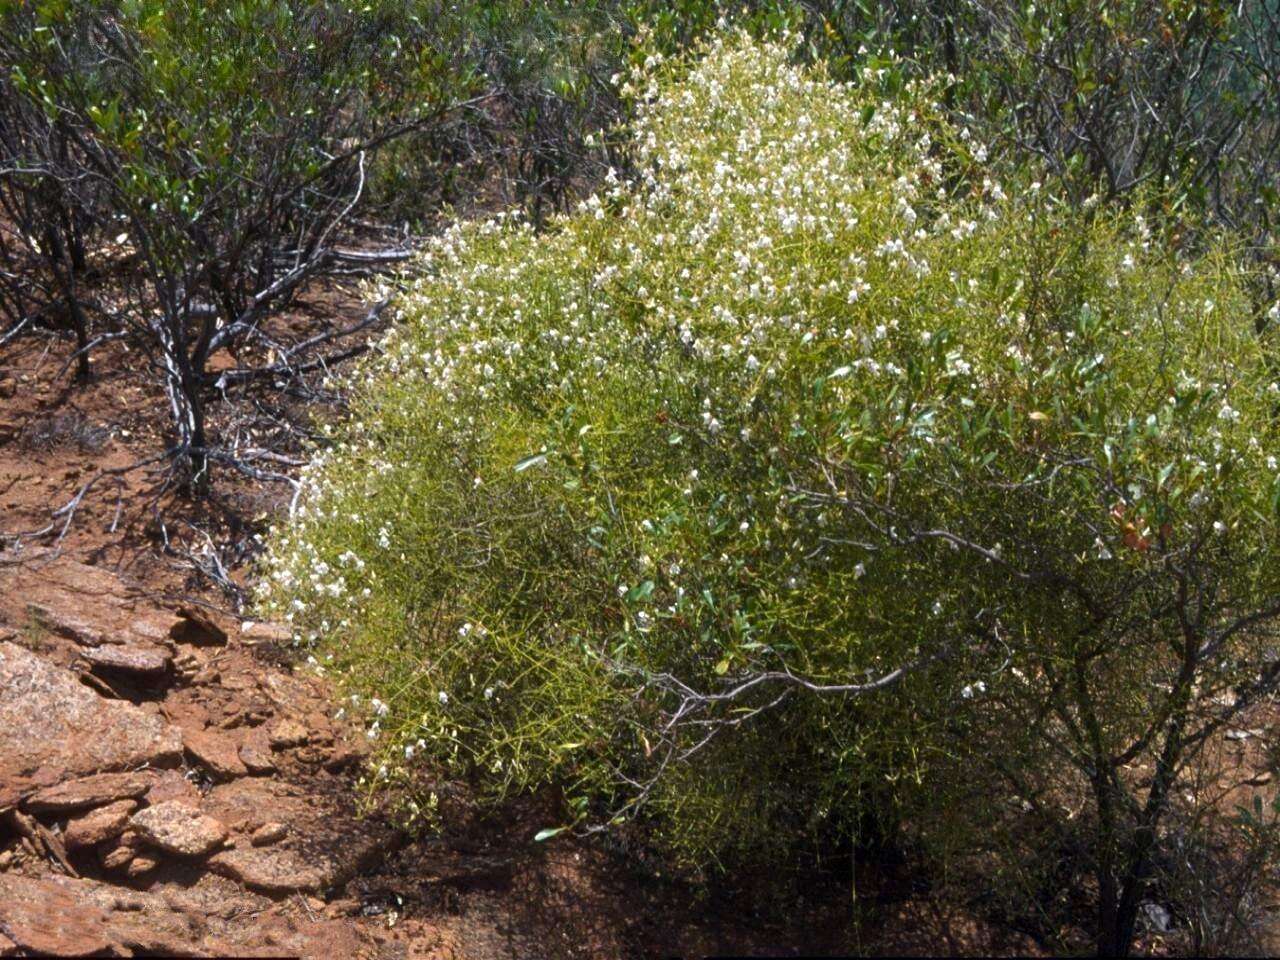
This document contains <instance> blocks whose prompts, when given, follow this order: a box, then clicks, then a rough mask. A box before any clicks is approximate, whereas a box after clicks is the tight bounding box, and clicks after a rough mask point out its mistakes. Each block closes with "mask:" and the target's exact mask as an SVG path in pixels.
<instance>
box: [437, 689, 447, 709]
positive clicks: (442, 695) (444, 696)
mask: <svg viewBox="0 0 1280 960" xmlns="http://www.w3.org/2000/svg"><path fill="white" fill-rule="evenodd" d="M436 699H437V700H439V701H440V706H442V707H447V706H448V705H449V694H447V693H445V692H444V691H443V690H441V691H440V692H439V693H437V694H436Z"/></svg>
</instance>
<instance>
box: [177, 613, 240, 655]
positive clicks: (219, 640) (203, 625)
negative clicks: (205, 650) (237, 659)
mask: <svg viewBox="0 0 1280 960" xmlns="http://www.w3.org/2000/svg"><path fill="white" fill-rule="evenodd" d="M169 636H170V637H171V638H172V639H174V640H176V641H177V642H178V643H191V644H195V645H196V646H198V647H211V646H213V647H216V646H221V645H222V644H224V643H226V642H227V632H226V631H225V630H223V629H222V628H221V627H220V626H218V625H217V624H216V623H215V622H214V621H213V619H212V618H211V617H210V616H209V615H208V614H207V613H205V612H204V611H203V610H197V609H196V608H195V607H183V608H182V609H181V610H179V611H178V619H177V621H176V622H175V623H174V624H173V626H172V627H170V628H169Z"/></svg>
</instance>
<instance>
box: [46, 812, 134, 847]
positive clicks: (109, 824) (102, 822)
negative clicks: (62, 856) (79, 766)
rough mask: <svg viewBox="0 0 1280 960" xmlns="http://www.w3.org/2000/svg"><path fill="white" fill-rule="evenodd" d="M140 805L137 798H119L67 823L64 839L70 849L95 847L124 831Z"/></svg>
mask: <svg viewBox="0 0 1280 960" xmlns="http://www.w3.org/2000/svg"><path fill="white" fill-rule="evenodd" d="M137 807H138V802H137V801H136V800H117V801H116V802H115V803H111V804H108V805H107V806H105V807H99V808H98V809H96V810H92V811H90V812H89V813H86V814H85V815H84V816H82V817H77V818H76V819H74V820H72V821H71V822H70V823H68V824H67V828H66V830H64V831H63V833H62V840H63V842H64V843H65V844H66V845H67V849H68V850H79V849H81V848H84V847H94V846H97V845H98V844H100V843H103V842H105V841H107V840H113V839H115V838H116V837H118V836H120V834H122V833H124V829H125V827H127V826H128V825H129V815H130V814H131V813H133V811H134V810H136V809H137Z"/></svg>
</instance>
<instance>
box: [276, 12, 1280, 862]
mask: <svg viewBox="0 0 1280 960" xmlns="http://www.w3.org/2000/svg"><path fill="white" fill-rule="evenodd" d="M897 75H898V74H894V76H897ZM626 83H627V85H628V88H629V89H628V90H627V91H626V92H627V93H628V94H629V95H630V96H632V97H633V98H634V99H635V100H636V102H637V105H638V111H637V116H636V119H635V121H634V123H633V125H632V128H631V130H630V136H631V137H632V140H633V142H634V151H635V157H636V169H637V170H638V171H639V174H638V176H637V178H636V179H635V181H634V182H623V181H621V180H619V179H617V178H612V177H611V178H610V181H609V182H608V183H607V184H606V185H605V187H604V188H603V189H602V190H601V192H599V193H598V194H597V195H595V196H593V197H592V198H591V199H589V200H588V201H586V202H585V203H584V204H582V206H581V208H580V209H579V210H578V212H576V213H575V214H573V215H571V216H567V217H564V218H562V219H560V220H559V221H557V222H555V223H553V224H552V226H551V229H550V230H549V231H548V232H546V233H535V232H534V231H533V230H532V229H531V228H529V227H528V226H527V225H525V224H524V223H522V222H520V220H519V219H517V218H514V217H507V218H504V217H497V218H495V219H492V220H489V221H486V222H483V223H469V224H462V225H459V226H457V227H455V228H453V229H451V230H449V231H448V232H447V233H446V234H445V235H443V236H442V237H440V238H439V239H438V240H436V241H435V242H433V243H432V244H431V245H430V247H429V249H428V250H427V251H426V252H425V253H424V254H423V256H422V257H421V259H420V260H419V261H418V262H417V263H416V265H415V267H414V269H413V271H412V273H411V284H410V288H409V290H408V292H407V293H405V294H403V295H402V296H401V297H400V298H399V300H398V310H399V317H400V323H399V324H398V326H397V327H396V329H395V330H394V332H393V333H392V334H391V335H389V336H388V337H387V338H386V339H385V340H384V341H383V342H382V343H381V345H380V349H379V350H378V352H377V354H376V356H375V357H374V358H373V359H371V360H370V361H369V362H368V363H367V364H366V365H365V366H364V367H363V368H362V369H361V370H360V371H359V372H358V373H357V374H356V375H355V377H354V379H353V385H354V387H355V390H356V399H355V401H354V404H353V407H352V411H351V416H350V419H349V420H347V421H345V422H343V423H342V424H340V425H338V426H336V428H334V429H333V430H332V432H331V437H330V439H331V441H332V443H331V445H329V446H327V447H326V448H325V449H324V450H323V451H322V452H319V453H318V455H317V457H316V459H315V461H314V463H313V465H312V467H311V468H310V469H309V471H308V473H307V475H306V477H305V483H304V489H303V493H302V495H301V497H300V499H299V503H298V507H297V511H296V516H295V517H294V518H293V519H292V521H291V522H289V523H287V524H286V523H282V524H281V525H280V526H279V528H278V529H277V530H276V531H275V532H274V534H273V537H272V539H271V544H270V553H269V559H268V561H267V564H266V568H265V571H264V573H265V577H264V591H263V592H264V595H263V598H262V600H263V606H264V609H265V610H266V611H268V612H271V613H273V614H276V615H279V616H282V617H284V618H286V619H288V620H289V621H290V622H291V623H292V624H293V626H294V629H295V631H296V634H297V637H298V639H299V641H300V642H301V643H304V644H307V645H311V646H313V647H314V654H315V656H316V657H317V658H318V660H319V661H320V662H321V663H323V664H324V665H325V667H326V669H328V670H330V671H331V672H332V673H333V674H334V675H336V676H337V677H339V678H341V680H342V682H343V683H344V684H345V685H346V687H347V692H348V693H349V694H351V695H352V701H353V702H354V703H356V704H357V710H358V711H359V712H360V715H361V716H364V717H366V719H367V723H368V724H369V729H368V734H369V736H370V737H371V738H373V739H374V742H375V744H376V746H377V748H378V750H379V760H378V762H377V763H375V765H374V770H373V772H371V777H372V781H371V782H372V783H373V784H374V785H375V786H376V785H378V784H391V783H404V782H407V781H408V780H409V779H411V777H412V775H413V774H414V772H415V771H420V770H421V771H427V772H428V773H429V774H430V776H432V777H440V776H443V777H446V778H451V779H456V780H459V781H465V782H467V783H469V784H471V785H472V787H473V788H474V789H476V790H477V791H478V795H479V796H481V797H488V798H500V797H503V796H507V795H509V794H510V793H511V792H513V791H519V790H524V789H527V788H531V787H535V786H538V785H540V784H547V783H552V784H556V785H558V786H561V787H563V788H564V789H565V791H566V796H567V797H568V802H569V805H568V808H567V809H566V811H565V813H564V815H563V818H562V821H561V823H562V824H563V825H570V824H578V825H579V826H590V825H592V824H596V823H604V822H607V821H608V820H609V819H610V818H612V817H619V818H629V817H632V816H643V817H650V818H652V819H651V820H650V822H651V823H652V824H653V825H654V826H655V827H656V828H658V830H659V835H660V836H661V837H662V838H664V842H666V843H668V844H671V845H673V846H674V847H676V848H677V849H679V850H680V851H682V852H683V854H684V855H685V856H686V858H687V859H689V860H691V861H697V862H703V863H705V862H707V861H709V860H711V859H714V858H717V857H720V858H723V857H726V856H730V855H733V854H735V853H741V852H744V851H746V852H754V853H759V852H761V851H766V850H774V851H779V850H784V851H785V850H787V849H789V848H791V847H793V846H794V845H796V844H798V843H801V842H808V843H812V842H821V838H831V837H834V836H841V835H843V836H849V835H851V834H855V833H857V832H858V831H859V830H864V829H868V827H867V824H868V822H869V821H873V822H876V823H879V824H881V825H882V827H883V825H884V824H886V823H888V822H890V821H893V820H894V819H895V817H896V816H897V815H898V814H897V813H895V811H907V810H909V809H911V808H912V807H913V805H914V806H915V807H919V806H920V803H921V797H925V796H928V795H929V792H930V791H931V790H942V789H943V787H944V786H945V785H946V784H955V783H956V782H959V781H963V780H965V778H966V777H968V779H969V781H970V788H971V789H972V783H973V781H974V780H975V779H977V778H979V777H980V778H981V782H982V783H983V784H985V789H986V790H987V794H988V798H989V801H990V803H991V804H992V809H997V808H998V809H1001V810H1003V809H1005V807H1004V806H1001V804H1002V802H1003V801H1002V800H1001V798H1011V799H1012V800H1015V801H1017V800H1022V801H1025V802H1031V801H1032V800H1034V799H1035V796H1034V795H1035V794H1036V791H1038V790H1043V789H1046V788H1047V785H1048V784H1050V783H1052V782H1057V784H1058V786H1057V788H1056V789H1061V790H1064V791H1070V790H1079V791H1080V792H1081V793H1082V795H1094V794H1096V789H1104V790H1106V789H1110V787H1107V786H1106V785H1105V784H1103V786H1102V787H1101V788H1093V787H1091V786H1090V784H1089V778H1088V777H1087V776H1085V775H1084V774H1082V773H1080V771H1081V770H1083V769H1084V766H1083V764H1084V763H1085V762H1086V760H1087V758H1089V757H1103V758H1104V759H1105V758H1110V757H1113V756H1121V755H1124V754H1125V753H1126V751H1129V750H1132V751H1133V752H1132V755H1130V756H1128V757H1127V758H1126V759H1125V763H1128V762H1129V761H1132V760H1135V758H1137V760H1141V758H1142V757H1146V756H1148V755H1149V754H1151V753H1153V752H1156V751H1158V750H1159V749H1160V748H1162V745H1163V744H1164V743H1166V741H1167V734H1168V732H1169V730H1168V727H1167V721H1169V718H1170V717H1171V716H1172V715H1173V712H1175V711H1183V713H1182V714H1180V715H1181V716H1183V717H1184V721H1185V723H1184V724H1183V726H1182V728H1181V732H1180V733H1179V734H1178V735H1177V736H1178V738H1179V740H1178V742H1180V743H1181V742H1183V741H1189V739H1190V735H1191V733H1192V731H1193V729H1199V727H1197V724H1201V723H1211V722H1216V719H1215V717H1214V716H1210V715H1209V714H1207V713H1206V714H1204V715H1203V716H1201V715H1200V714H1196V715H1195V717H1191V718H1190V719H1188V717H1189V716H1190V715H1189V714H1187V713H1186V710H1187V709H1188V704H1191V703H1199V702H1200V699H1199V698H1203V697H1206V696H1209V695H1210V694H1212V693H1213V692H1214V691H1217V690H1221V689H1224V688H1225V687H1226V686H1227V685H1230V684H1234V685H1236V686H1237V687H1238V688H1239V689H1241V690H1247V689H1251V688H1249V686H1248V685H1249V684H1250V683H1252V682H1255V681H1256V678H1257V668H1258V664H1259V663H1260V662H1261V661H1260V659H1259V658H1260V657H1261V654H1260V653H1259V652H1258V651H1259V645H1260V644H1261V643H1262V641H1263V639H1264V638H1263V636H1262V633H1261V632H1260V631H1261V630H1262V629H1263V627H1265V625H1266V624H1267V623H1268V622H1269V621H1268V617H1269V616H1274V615H1275V613H1276V612H1277V607H1276V605H1277V601H1278V597H1280V562H1277V561H1278V560H1280V558H1277V556H1276V552H1277V543H1278V542H1280V541H1278V540H1277V529H1276V519H1277V503H1278V498H1280V473H1278V472H1277V461H1276V456H1277V452H1278V451H1280V437H1278V436H1277V427H1276V420H1275V409H1276V406H1277V403H1280V385H1277V383H1276V380H1277V375H1276V373H1275V372H1274V371H1273V370H1270V369H1269V368H1268V365H1267V357H1268V351H1270V352H1271V355H1272V356H1274V342H1273V332H1274V327H1275V319H1276V318H1275V311H1274V310H1273V311H1272V314H1271V316H1270V318H1267V317H1254V316H1253V315H1252V314H1251V312H1250V311H1251V307H1250V305H1249V300H1248V298H1247V296H1246V294H1245V287H1244V279H1245V278H1244V276H1243V273H1242V271H1241V269H1240V268H1238V267H1237V266H1236V265H1235V264H1236V262H1237V259H1236V257H1235V255H1234V252H1233V250H1232V249H1231V248H1230V245H1229V244H1226V243H1223V244H1220V245H1216V246H1211V247H1209V248H1207V249H1203V250H1200V251H1197V252H1194V253H1192V252H1191V251H1188V250H1179V249H1177V248H1175V247H1174V246H1173V245H1172V244H1170V243H1169V242H1168V240H1167V239H1166V238H1165V237H1164V236H1162V235H1160V234H1158V233H1157V232H1154V231H1153V230H1152V229H1151V228H1149V227H1148V226H1147V224H1145V223H1144V222H1143V220H1142V218H1141V217H1140V216H1137V215H1135V214H1133V213H1127V214H1121V213H1115V212H1113V211H1109V210H1106V209H1103V208H1101V207H1097V208H1090V207H1089V206H1088V205H1086V207H1085V208H1084V209H1078V208H1074V209H1073V208H1070V207H1068V206H1065V205H1062V204H1059V203H1058V202H1056V201H1055V199H1054V197H1053V196H1051V195H1049V191H1048V190H1047V189H1045V188H1041V187H1040V186H1039V184H1037V183H1035V182H1033V181H1032V179H1031V177H1030V176H1027V177H1025V178H1022V179H1019V180H1018V181H1017V182H1012V181H1010V182H1005V183H1000V182H997V180H996V179H995V178H994V174H992V173H991V171H990V169H989V168H988V166H987V163H986V160H987V158H986V150H985V148H984V146H983V145H982V144H981V143H979V142H977V141H976V139H975V138H974V137H972V136H970V134H969V132H968V131H966V130H965V129H964V128H961V127H957V126H955V125H954V124H951V123H948V122H945V121H944V120H943V119H942V115H941V113H940V112H939V111H938V110H936V109H935V107H934V104H933V88H931V87H930V86H929V85H928V84H906V85H903V84H901V83H900V82H896V81H894V82H891V81H890V80H889V79H887V78H886V77H881V76H880V75H878V74H877V73H876V72H875V71H872V70H867V71H863V72H862V73H861V74H860V76H859V78H858V79H857V80H856V81H855V82H853V83H849V84H835V83H832V82H829V81H828V80H827V78H826V77H825V76H824V75H823V73H822V71H821V70H820V69H815V70H812V71H806V70H803V69H801V68H798V67H795V66H793V65H792V64H791V62H790V61H789V59H788V57H787V54H786V51H785V49H784V47H783V46H775V45H771V44H768V43H758V42H752V41H749V40H746V39H744V38H743V37H740V36H737V35H724V36H721V37H719V38H717V39H715V40H714V41H712V42H711V43H710V44H709V46H707V47H706V48H705V49H703V50H701V51H699V56H697V57H696V58H690V59H688V60H680V61H676V62H672V63H665V62H659V61H657V59H656V58H651V59H650V61H649V62H648V63H646V64H645V65H644V66H643V67H642V68H638V69H637V70H636V72H635V73H634V75H633V76H631V77H630V79H629V80H626ZM1258 328H1261V329H1262V330H1263V333H1262V335H1261V336H1258V335H1257V334H1256V332H1255V331H1256V330H1257V329H1258ZM1268 611H1269V612H1268ZM1188 670H1189V671H1190V675H1189V676H1190V677H1191V678H1192V679H1194V682H1195V690H1194V691H1192V690H1191V688H1190V686H1189V683H1190V680H1188V678H1187V676H1184V674H1185V673H1186V671H1188ZM881 681H883V682H881ZM865 685H869V686H872V687H874V688H875V689H870V690H863V689H861V688H862V687H863V686H865ZM1219 719H1220V718H1219ZM1180 722H1182V721H1180ZM1046 744H1047V746H1046ZM1135 744H1136V746H1135ZM988 754H999V755H1000V758H1001V759H1002V761H1003V762H1007V765H1008V766H1009V767H1010V770H1011V771H1012V773H1011V774H1010V776H1009V778H1007V779H1003V780H1002V779H1000V777H999V776H997V775H995V774H993V773H991V772H990V769H989V768H984V767H982V765H983V764H984V763H985V762H986V761H987V760H990V759H991V757H990V756H987V755H988ZM1082 758H1083V759H1082ZM980 769H985V770H986V771H987V772H982V773H979V772H978V771H979V770H980ZM1117 769H1119V767H1117ZM1064 770H1065V771H1067V773H1063V771H1064ZM441 771H443V773H441ZM957 771H961V773H960V774H957ZM1116 776H1117V777H1118V779H1116V789H1117V790H1126V791H1127V790H1129V789H1130V787H1131V784H1130V783H1129V782H1128V781H1127V780H1124V778H1123V777H1122V776H1120V775H1119V774H1117V775H1116ZM922 788H923V789H922ZM1135 789H1136V788H1135ZM1090 790H1094V794H1090ZM1023 791H1026V792H1030V793H1031V794H1033V796H1024V795H1023ZM937 796H939V797H940V796H942V794H941V793H939V794H937ZM640 801H643V802H640ZM1014 808H1015V807H1013V806H1010V809H1014ZM1121 809H1123V810H1129V809H1130V808H1129V807H1126V806H1123V805H1121ZM1137 809H1139V810H1140V809H1141V804H1139V805H1138V807H1137ZM972 813H973V811H972V810H971V811H970V814H971V815H972ZM1116 816H1121V815H1120V814H1117V815H1116ZM1123 816H1124V817H1128V816H1129V814H1127V813H1126V814H1123ZM1134 816H1137V815H1136V814H1134ZM976 819H977V820H981V819H982V817H977V818H976ZM1125 823H1126V824H1128V823H1129V821H1128V820H1125ZM1104 826H1105V825H1104ZM1099 829H1102V828H1099ZM1125 829H1128V827H1126V826H1124V825H1123V824H1118V825H1115V830H1116V831H1117V833H1116V836H1117V837H1118V836H1120V834H1121V832H1123V830H1125ZM1127 835H1128V834H1126V836H1127ZM1110 842H1111V841H1110V840H1109V839H1107V838H1106V837H1104V838H1103V840H1102V841H1101V847H1100V850H1101V852H1100V853H1098V861H1097V864H1096V866H1097V869H1098V870H1100V871H1103V872H1105V871H1107V870H1113V871H1121V867H1119V866H1116V865H1115V864H1116V861H1115V857H1119V856H1120V854H1119V853H1116V851H1118V850H1120V849H1121V847H1120V844H1119V841H1118V840H1117V841H1116V846H1115V850H1111V848H1110V847H1108V846H1107V844H1109V843H1110ZM1124 849H1125V850H1128V849H1129V848H1128V847H1125V848H1124ZM1113 854H1114V856H1113ZM1108 858H1111V859H1108ZM1108 864H1111V866H1108Z"/></svg>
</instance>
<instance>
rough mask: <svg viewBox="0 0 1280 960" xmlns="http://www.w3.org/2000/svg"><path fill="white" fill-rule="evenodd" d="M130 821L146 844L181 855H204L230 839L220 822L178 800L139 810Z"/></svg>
mask: <svg viewBox="0 0 1280 960" xmlns="http://www.w3.org/2000/svg"><path fill="white" fill-rule="evenodd" d="M129 822H130V823H131V824H132V826H133V828H134V829H135V830H137V831H138V834H139V836H141V837H142V839H143V840H145V841H146V842H147V843H149V844H151V845H152V846H155V847H159V848H160V849H161V850H164V851H165V852H167V853H173V854H177V855H178V856H182V857H202V856H204V855H206V854H208V853H211V852H212V851H214V850H216V849H218V847H220V846H222V844H223V842H224V841H225V840H226V839H227V828H226V827H224V826H223V825H222V824H221V823H219V822H218V821H217V820H215V819H213V817H209V816H205V815H204V814H203V813H201V812H200V811H199V810H197V809H195V808H194V807H190V806H188V805H187V804H185V803H182V802H181V801H178V800H169V801H166V802H164V803H158V804H156V805H155V806H154V807H147V808H146V809H145V810H140V811H138V812H137V813H135V814H134V815H133V818H132V819H131V820H130V821H129Z"/></svg>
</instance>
